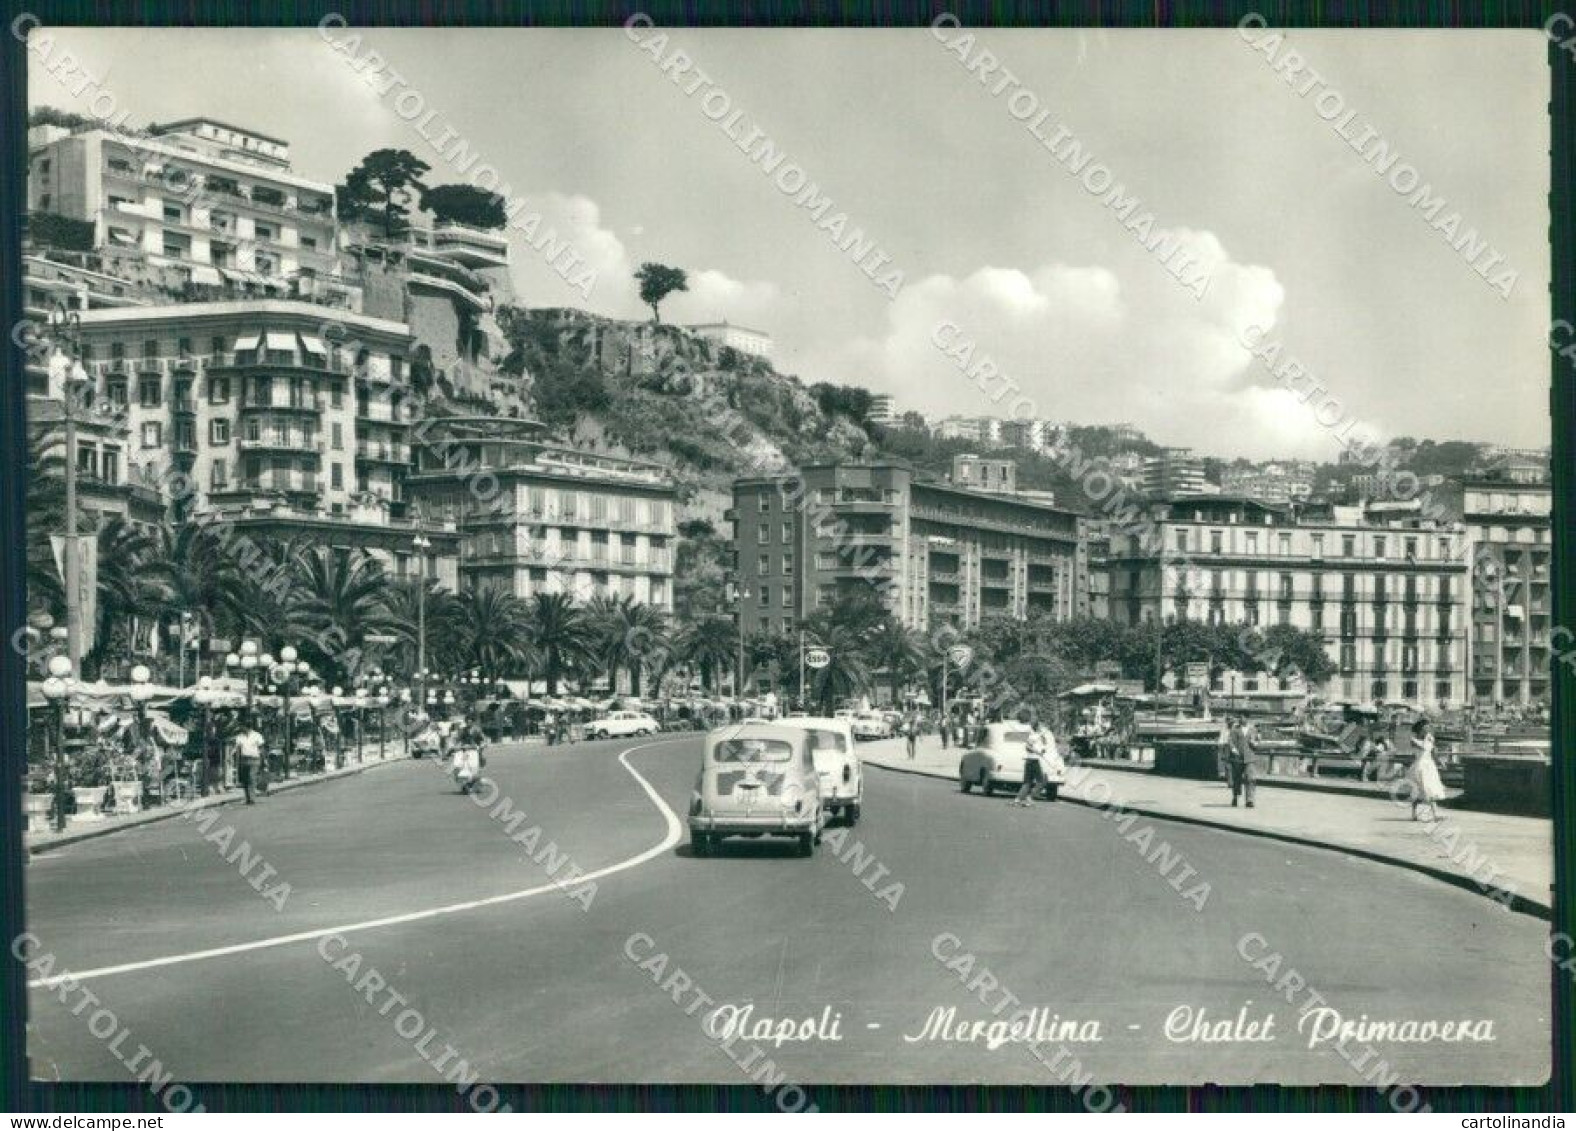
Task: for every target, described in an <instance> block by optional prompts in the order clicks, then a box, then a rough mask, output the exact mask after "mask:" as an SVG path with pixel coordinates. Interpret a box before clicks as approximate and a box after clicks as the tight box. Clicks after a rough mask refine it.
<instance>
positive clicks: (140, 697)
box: [115, 664, 153, 810]
mask: <svg viewBox="0 0 1576 1131" xmlns="http://www.w3.org/2000/svg"><path fill="white" fill-rule="evenodd" d="M152 680H153V673H151V672H150V671H148V668H147V665H145V664H138V665H137V666H136V667H134V668H132V669H131V702H132V705H133V708H134V709H135V710H136V713H137V733H136V735H135V740H136V757H137V761H138V763H139V765H138V768H139V770H140V769H141V765H140V763H141V761H142V756H143V754H144V753H145V752H147V751H148V750H149V748H150V747H151V745H152V742H153V737H152V735H150V734H149V733H148V700H149V699H152V698H153V682H152ZM115 805H116V808H117V810H118V809H119V806H120V798H119V797H117V798H116V799H115Z"/></svg>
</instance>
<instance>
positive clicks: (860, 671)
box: [812, 625, 870, 714]
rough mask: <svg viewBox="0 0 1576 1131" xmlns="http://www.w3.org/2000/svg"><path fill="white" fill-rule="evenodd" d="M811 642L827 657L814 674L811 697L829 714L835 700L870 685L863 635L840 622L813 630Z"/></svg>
mask: <svg viewBox="0 0 1576 1131" xmlns="http://www.w3.org/2000/svg"><path fill="white" fill-rule="evenodd" d="M812 642H813V643H814V644H815V645H816V646H817V647H819V648H821V649H823V650H824V651H825V652H826V653H827V655H828V656H829V657H830V659H829V661H828V663H827V665H826V667H824V668H820V669H819V670H817V671H816V673H815V679H814V688H815V696H816V698H817V699H819V700H820V701H821V709H822V710H823V711H825V712H826V713H827V714H831V713H832V711H833V709H834V708H835V707H836V704H837V700H839V699H850V698H852V697H853V696H855V695H861V694H863V693H864V692H865V691H867V690H869V688H870V666H869V664H867V663H866V662H865V655H864V648H865V638H864V636H863V635H861V634H859V633H856V632H854V631H853V630H852V629H850V628H845V627H843V626H842V625H834V626H833V627H832V628H830V629H826V630H823V631H820V632H817V633H816V634H815V635H814V636H813V637H812Z"/></svg>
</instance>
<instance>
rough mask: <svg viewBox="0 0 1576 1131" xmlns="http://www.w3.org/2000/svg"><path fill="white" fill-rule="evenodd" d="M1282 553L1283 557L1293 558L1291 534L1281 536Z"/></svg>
mask: <svg viewBox="0 0 1576 1131" xmlns="http://www.w3.org/2000/svg"><path fill="white" fill-rule="evenodd" d="M1280 552H1281V556H1282V557H1288V558H1289V557H1291V535H1290V534H1282V535H1281V536H1280Z"/></svg>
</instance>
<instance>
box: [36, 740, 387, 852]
mask: <svg viewBox="0 0 1576 1131" xmlns="http://www.w3.org/2000/svg"><path fill="white" fill-rule="evenodd" d="M406 761H410V759H408V758H385V759H384V760H382V761H381V762H368V763H363V764H362V765H359V766H346V767H345V768H344V769H342V770H330V771H329V772H327V773H325V774H320V775H318V776H316V777H312V778H292V779H291V780H290V781H283V780H281V781H277V782H270V783H269V786H268V793H267V796H269V797H272V796H273V795H274V794H276V793H288V792H290V791H291V790H293V789H305V788H306V787H308V786H313V785H321V784H323V783H324V782H331V781H339V780H340V779H341V778H348V777H354V776H355V775H357V774H364V773H366V772H367V771H368V770H372V769H376V768H377V767H379V766H392V765H396V764H398V763H401V762H406ZM245 798H246V795H245V794H244V793H243V792H241V791H240V790H236V791H235V793H234V795H233V796H232V795H231V794H229V793H226V794H222V795H220V796H218V797H213V796H210V797H206V798H202V799H201V800H200V801H198V802H196V803H194V804H191V805H182V806H178V807H175V806H167V807H164V808H160V809H155V810H144V812H146V813H147V814H148V815H147V816H145V817H144V818H143V819H141V820H137V821H127V822H126V823H125V824H120V825H109V826H108V827H104V826H90V827H88V828H85V829H80V830H68V831H66V832H65V833H62V834H60V835H58V836H52V837H51V838H50V839H49V840H47V841H44V842H42V843H38V844H29V845H28V846H27V854H28V855H29V856H37V855H40V854H41V853H45V852H49V851H51V850H53V849H56V848H65V847H67V846H68V845H72V844H79V843H81V842H82V841H84V840H96V839H98V838H99V837H104V836H113V835H114V834H115V833H124V832H130V831H131V830H133V829H140V828H143V827H145V826H147V825H156V824H159V823H160V822H162V821H171V820H174V819H175V818H177V817H179V816H180V815H181V814H182V813H189V812H191V811H192V810H194V809H218V808H220V807H222V806H225V805H236V804H239V803H240V802H242V801H244V800H245Z"/></svg>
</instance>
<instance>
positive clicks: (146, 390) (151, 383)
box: [137, 377, 164, 408]
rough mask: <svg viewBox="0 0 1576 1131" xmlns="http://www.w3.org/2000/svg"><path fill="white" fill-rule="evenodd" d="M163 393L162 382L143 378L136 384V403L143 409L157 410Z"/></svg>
mask: <svg viewBox="0 0 1576 1131" xmlns="http://www.w3.org/2000/svg"><path fill="white" fill-rule="evenodd" d="M163 392H164V382H163V381H162V380H160V379H159V378H158V377H144V378H142V380H140V381H139V382H137V401H138V403H139V404H141V405H142V407H143V408H158V407H159V402H160V400H161V398H162V396H163Z"/></svg>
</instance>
